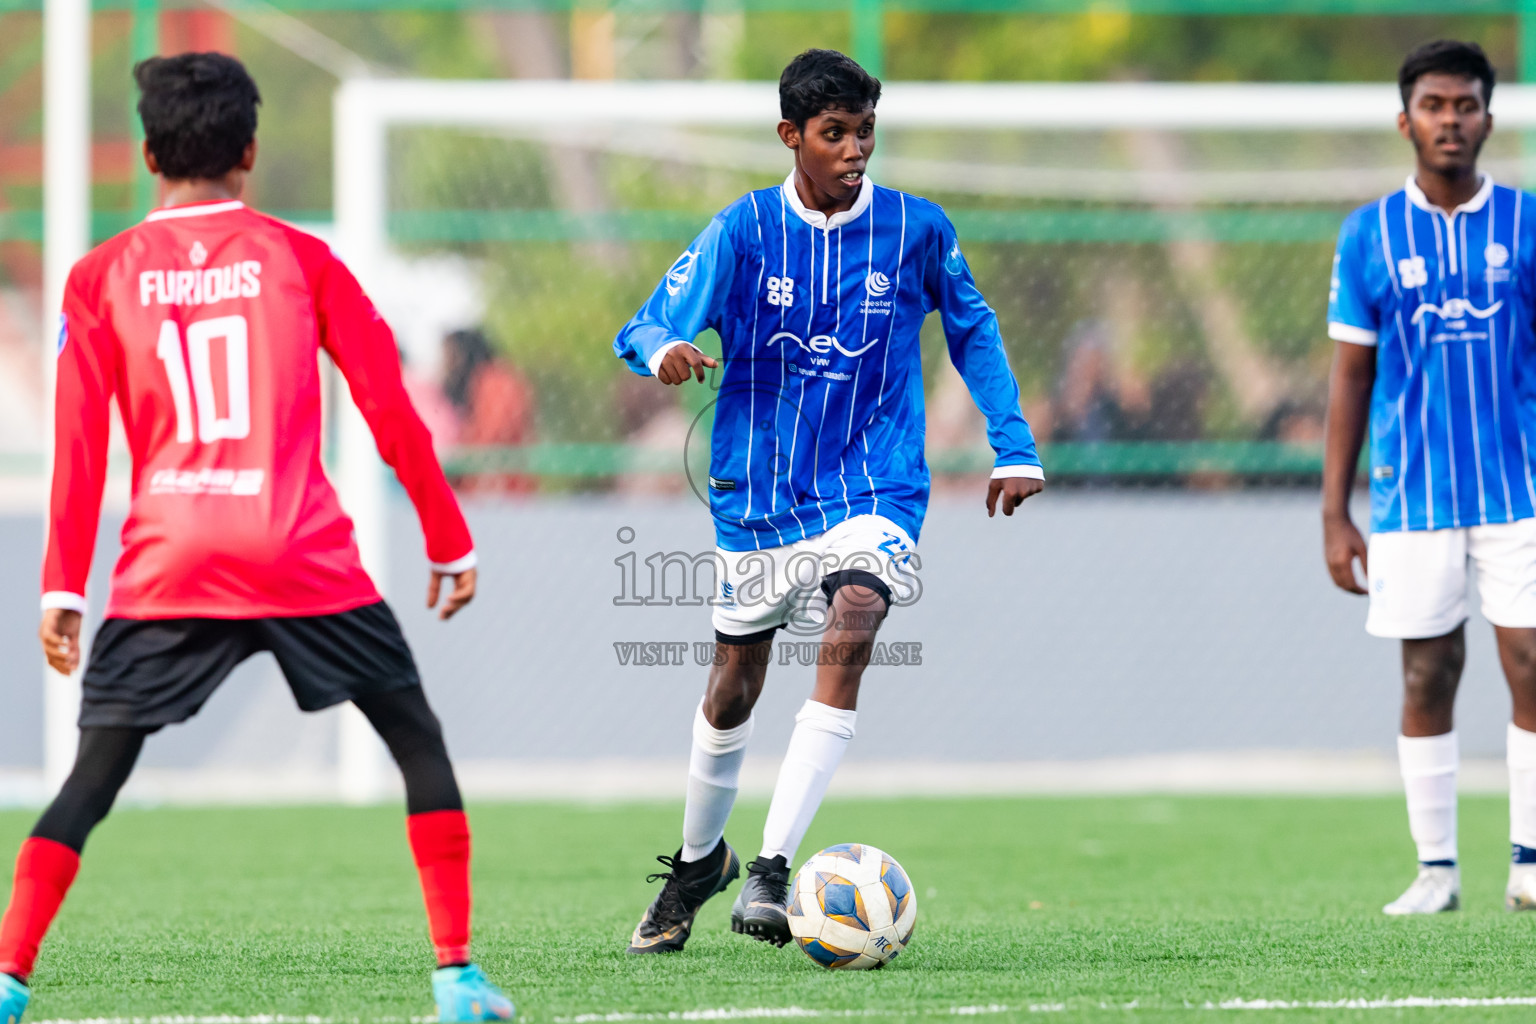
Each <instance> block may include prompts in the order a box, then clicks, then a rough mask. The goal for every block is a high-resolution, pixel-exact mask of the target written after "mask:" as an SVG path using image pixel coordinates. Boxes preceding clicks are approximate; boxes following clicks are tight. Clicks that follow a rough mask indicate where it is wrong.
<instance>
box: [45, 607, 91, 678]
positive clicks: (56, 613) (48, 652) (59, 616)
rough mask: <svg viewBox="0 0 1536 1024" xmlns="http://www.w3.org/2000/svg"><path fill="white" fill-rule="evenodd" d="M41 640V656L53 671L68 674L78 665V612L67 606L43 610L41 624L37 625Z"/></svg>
mask: <svg viewBox="0 0 1536 1024" xmlns="http://www.w3.org/2000/svg"><path fill="white" fill-rule="evenodd" d="M37 638H38V639H39V640H41V641H42V642H43V656H44V657H46V658H47V659H48V665H49V667H51V668H52V669H53V670H54V671H55V672H58V673H61V674H62V675H66V676H67V675H70V674H71V673H73V672H74V671H75V669H77V668H79V667H80V613H79V612H72V611H70V610H69V609H68V608H49V609H46V610H45V611H44V612H43V624H42V625H41V626H39V627H37Z"/></svg>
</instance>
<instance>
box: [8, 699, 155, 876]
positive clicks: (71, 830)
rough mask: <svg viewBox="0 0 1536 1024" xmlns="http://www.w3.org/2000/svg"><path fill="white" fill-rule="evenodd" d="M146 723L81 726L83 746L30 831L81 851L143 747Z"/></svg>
mask: <svg viewBox="0 0 1536 1024" xmlns="http://www.w3.org/2000/svg"><path fill="white" fill-rule="evenodd" d="M149 733H150V730H148V729H132V728H118V727H103V726H88V727H86V728H84V729H81V730H80V749H79V752H78V753H76V755H75V767H74V768H73V769H71V771H70V773H69V778H68V779H67V780H65V782H64V786H63V788H62V789H60V790H59V795H58V796H56V797H54V798H53V803H51V804H49V805H48V809H47V810H46V811H44V812H43V816H42V817H41V818H39V819H38V821H37V825H36V826H35V827H34V828H33V829H32V835H33V836H34V837H35V838H37V839H51V840H53V841H54V842H56V843H62V844H64V845H65V846H67V847H69V848H70V849H71V850H74V851H75V852H76V853H79V852H80V851H81V850H83V849H85V839H86V836H88V835H90V834H91V829H93V828H95V827H96V825H97V823H98V822H100V821H101V819H102V818H105V817H106V816H107V812H108V811H110V810H111V809H112V802H113V801H114V800H116V799H117V793H118V790H120V789H122V788H123V783H125V782H127V781H128V776H129V775H130V774H131V773H132V772H133V765H134V762H136V761H137V760H138V759H139V751H140V750H142V749H143V748H144V737H145V736H148V735H149Z"/></svg>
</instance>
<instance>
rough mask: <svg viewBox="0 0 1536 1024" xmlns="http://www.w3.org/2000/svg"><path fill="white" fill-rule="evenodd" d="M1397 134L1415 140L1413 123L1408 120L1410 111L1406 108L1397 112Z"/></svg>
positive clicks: (1410, 140)
mask: <svg viewBox="0 0 1536 1024" xmlns="http://www.w3.org/2000/svg"><path fill="white" fill-rule="evenodd" d="M1397 134H1399V135H1401V136H1402V137H1403V138H1405V139H1407V140H1408V141H1409V142H1412V141H1413V125H1412V123H1411V122H1410V121H1409V120H1408V111H1406V110H1399V111H1398V112H1397Z"/></svg>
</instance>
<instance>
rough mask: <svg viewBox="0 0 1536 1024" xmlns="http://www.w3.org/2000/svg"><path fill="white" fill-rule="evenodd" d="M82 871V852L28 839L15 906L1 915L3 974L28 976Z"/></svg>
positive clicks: (20, 859) (0, 966) (0, 970)
mask: <svg viewBox="0 0 1536 1024" xmlns="http://www.w3.org/2000/svg"><path fill="white" fill-rule="evenodd" d="M79 871H80V855H79V854H78V853H76V852H75V851H74V850H71V849H70V848H69V847H67V846H65V845H64V844H63V843H56V842H54V841H53V840H52V839H38V838H36V837H34V838H31V839H28V840H27V841H26V842H24V843H22V844H21V853H20V854H18V855H17V857H16V881H15V884H14V885H13V886H12V887H11V905H10V906H9V907H8V908H7V909H6V911H5V917H4V918H0V974H13V975H15V976H17V977H18V978H26V977H27V976H28V975H30V974H31V973H32V965H33V964H34V963H36V962H37V947H38V946H40V945H42V942H43V936H44V935H46V934H48V926H49V925H51V924H52V923H53V918H54V915H56V914H57V913H58V912H59V906H60V905H61V904H62V903H63V902H64V894H65V893H67V892H69V887H70V885H72V884H73V883H74V881H75V875H76V874H77V873H78V872H79Z"/></svg>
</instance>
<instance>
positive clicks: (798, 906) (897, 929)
mask: <svg viewBox="0 0 1536 1024" xmlns="http://www.w3.org/2000/svg"><path fill="white" fill-rule="evenodd" d="M916 923H917V894H916V893H914V892H913V891H912V882H911V880H910V879H908V878H907V873H906V872H905V871H903V870H902V869H901V865H900V864H897V863H896V860H895V858H893V857H892V856H891V855H890V854H888V853H883V852H882V851H880V850H877V849H875V848H874V847H873V846H867V845H865V844H863V843H842V844H840V845H838V846H829V847H827V848H826V849H825V850H822V851H821V852H820V853H818V854H816V856H814V857H812V858H811V859H810V860H808V861H806V862H805V865H804V866H803V867H801V868H800V871H799V873H797V874H796V875H795V879H794V882H792V883H791V885H790V890H789V931H790V934H791V935H793V936H794V937H795V942H796V943H797V944H798V945H799V946H800V948H801V949H802V950H804V951H805V955H806V956H808V957H810V958H811V959H812V960H814V961H816V962H817V963H819V964H821V966H823V967H825V968H828V969H829V970H845V971H867V970H869V969H870V968H872V967H884V966H885V965H886V964H887V963H889V962H890V961H891V960H892V959H894V958H895V956H896V954H897V953H900V952H901V951H902V950H903V949H905V948H906V945H907V943H908V942H909V941H910V940H911V938H912V926H913V925H915V924H916Z"/></svg>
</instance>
